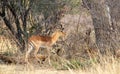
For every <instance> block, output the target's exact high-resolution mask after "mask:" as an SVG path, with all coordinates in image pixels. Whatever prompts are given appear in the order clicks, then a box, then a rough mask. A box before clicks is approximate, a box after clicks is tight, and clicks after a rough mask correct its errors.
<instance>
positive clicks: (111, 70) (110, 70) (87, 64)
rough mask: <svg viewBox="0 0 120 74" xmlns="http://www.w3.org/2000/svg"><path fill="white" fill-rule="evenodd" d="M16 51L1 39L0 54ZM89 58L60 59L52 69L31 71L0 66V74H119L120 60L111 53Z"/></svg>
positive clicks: (26, 67)
mask: <svg viewBox="0 0 120 74" xmlns="http://www.w3.org/2000/svg"><path fill="white" fill-rule="evenodd" d="M16 50H17V47H16V46H14V45H11V41H10V40H9V39H3V38H1V42H0V52H2V53H6V52H7V53H11V52H12V53H11V54H14V53H15V52H16ZM109 54H110V55H109ZM89 57H90V58H89V59H83V60H80V59H79V60H76V59H71V60H66V59H63V58H60V60H61V61H59V62H53V65H52V66H53V67H52V68H51V67H47V68H41V67H40V66H37V67H36V66H33V69H30V68H29V66H25V65H21V64H19V65H18V64H16V65H15V64H14V65H12V64H11V65H6V64H0V74H40V73H41V74H120V59H118V58H115V57H114V56H112V55H111V53H108V55H107V56H103V55H101V54H99V55H97V56H95V57H92V56H89ZM0 63H1V60H0ZM58 69H59V70H58Z"/></svg>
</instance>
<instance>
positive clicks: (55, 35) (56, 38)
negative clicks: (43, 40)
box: [52, 33, 60, 44]
mask: <svg viewBox="0 0 120 74" xmlns="http://www.w3.org/2000/svg"><path fill="white" fill-rule="evenodd" d="M59 37H60V34H59V33H55V34H53V35H52V44H54V43H55V42H56V41H57V40H58V38H59Z"/></svg>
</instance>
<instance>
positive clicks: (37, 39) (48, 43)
mask: <svg viewBox="0 0 120 74" xmlns="http://www.w3.org/2000/svg"><path fill="white" fill-rule="evenodd" d="M62 36H65V33H64V32H62V31H60V30H57V31H55V32H54V33H53V34H52V35H51V36H39V35H32V36H31V37H30V38H29V39H28V50H27V51H26V55H25V60H26V62H28V56H29V54H30V53H31V51H32V50H34V56H35V58H36V59H37V60H39V59H38V57H37V53H38V51H39V48H40V47H43V48H47V53H48V57H47V58H48V63H49V64H51V63H50V49H51V47H52V45H53V44H55V43H56V41H57V40H58V39H59V37H62Z"/></svg>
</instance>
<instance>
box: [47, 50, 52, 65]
mask: <svg viewBox="0 0 120 74" xmlns="http://www.w3.org/2000/svg"><path fill="white" fill-rule="evenodd" d="M50 50H51V48H48V49H47V53H48V63H49V65H51V60H50V56H51V53H50Z"/></svg>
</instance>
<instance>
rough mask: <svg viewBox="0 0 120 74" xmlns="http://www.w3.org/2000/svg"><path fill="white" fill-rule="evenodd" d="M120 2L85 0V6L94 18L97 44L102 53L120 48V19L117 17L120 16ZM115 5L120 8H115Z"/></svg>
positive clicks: (113, 0)
mask: <svg viewBox="0 0 120 74" xmlns="http://www.w3.org/2000/svg"><path fill="white" fill-rule="evenodd" d="M116 1H117V2H118V3H117V2H116ZM119 2H120V1H119V0H107V1H106V0H101V1H100V0H83V4H84V6H85V7H86V8H87V9H88V10H89V12H90V14H91V16H92V20H93V25H94V29H95V36H96V44H97V47H98V49H99V50H100V52H101V53H106V51H109V50H110V51H111V50H114V49H119V48H120V46H119V45H120V23H118V22H119V21H118V20H120V18H118V17H117V16H119V15H120V13H119V11H120V5H119ZM115 3H116V4H117V5H119V7H118V6H114V5H115ZM113 6H114V8H113ZM118 9H119V11H118ZM116 11H118V12H116Z"/></svg>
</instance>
